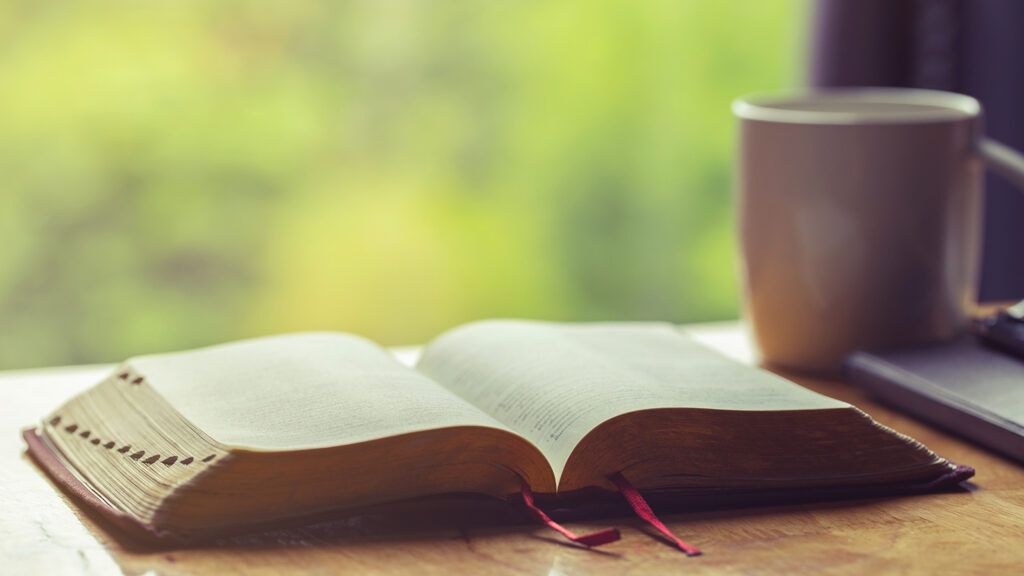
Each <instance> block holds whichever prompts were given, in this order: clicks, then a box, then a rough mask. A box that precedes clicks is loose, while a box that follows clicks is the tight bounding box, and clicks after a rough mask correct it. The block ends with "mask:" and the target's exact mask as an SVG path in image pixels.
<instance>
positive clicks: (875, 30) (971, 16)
mask: <svg viewBox="0 0 1024 576" xmlns="http://www.w3.org/2000/svg"><path fill="white" fill-rule="evenodd" d="M816 8H817V14H816V17H815V18H814V19H813V20H812V22H813V25H814V27H815V29H814V31H813V32H814V50H813V54H812V58H813V60H812V62H811V66H810V68H811V69H810V75H809V76H810V81H811V84H812V85H813V86H818V87H840V86H898V87H914V88H929V89H937V90H950V91H954V92H961V93H964V94H969V95H971V96H974V97H975V98H977V99H978V100H980V101H981V103H982V105H983V106H984V108H985V114H986V122H985V124H986V126H987V129H986V131H987V133H988V134H989V135H990V136H991V137H993V138H995V139H997V140H999V141H1001V142H1003V143H1005V144H1007V145H1008V146H1011V147H1013V148H1017V149H1018V150H1020V149H1024V106H1022V105H1021V102H1024V74H1019V73H1014V72H1013V68H1007V64H1006V63H1007V61H1012V59H1014V58H1016V57H1017V55H1019V54H1021V53H1024V34H1021V33H1020V30H1021V28H1022V27H1024V2H1019V1H1018V0H987V1H985V2H972V1H964V0H946V1H941V2H921V1H919V0H857V1H856V2H849V1H847V0H818V2H817V6H816ZM1022 221H1024V196H1022V195H1020V194H1019V193H1018V192H1017V191H1016V190H1014V189H1013V186H1012V185H1011V184H1010V183H1009V182H1007V181H1006V180H1004V179H1003V178H1002V177H1000V176H998V175H994V174H989V175H987V176H986V179H985V233H984V240H983V245H984V251H983V256H982V261H981V286H980V290H979V294H978V295H979V297H980V299H981V300H983V301H995V300H1001V301H1006V300H1017V299H1020V298H1024V267H1021V266H1020V265H1019V263H1020V254H1021V252H1022V251H1024V226H1021V225H1020V222H1022Z"/></svg>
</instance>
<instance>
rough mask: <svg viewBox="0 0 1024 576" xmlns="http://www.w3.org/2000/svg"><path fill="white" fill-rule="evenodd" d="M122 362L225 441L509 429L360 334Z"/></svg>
mask: <svg viewBox="0 0 1024 576" xmlns="http://www.w3.org/2000/svg"><path fill="white" fill-rule="evenodd" d="M126 365H127V366H128V367H130V368H131V369H132V370H134V371H135V372H137V373H139V374H141V375H143V376H144V378H145V380H146V382H147V383H148V384H149V385H150V386H152V387H153V388H154V389H156V391H157V392H159V393H160V394H161V395H162V396H163V397H164V398H165V399H166V400H167V401H168V402H170V404H171V405H172V406H174V407H175V408H176V409H177V410H178V411H180V412H181V414H182V415H183V416H184V417H185V418H186V419H188V420H189V421H191V422H192V423H193V424H195V425H196V426H197V427H199V428H200V429H201V430H203V431H204V432H206V433H207V434H208V435H209V436H211V437H212V438H213V439H215V440H217V441H218V442H221V443H223V444H226V445H229V446H235V447H241V448H246V449H250V450H298V449H306V448H321V447H329V446H336V445H340V444H350V443H355V442H361V441H365V440H372V439H375V438H383V437H387V436H393V435H397V434H404V433H408V432H417V431H423V430H430V429H436V428H443V427H449V426H487V427H493V428H500V429H505V427H504V426H503V425H502V424H500V423H499V422H497V421H496V420H495V419H494V418H492V417H491V416H488V415H487V414H485V413H484V412H482V411H481V410H479V409H478V408H476V407H474V406H472V405H470V404H469V403H467V402H465V401H464V400H462V399H460V398H459V397H458V396H456V395H454V394H453V393H452V392H450V391H448V390H446V389H444V388H442V387H441V386H439V385H438V384H437V383H435V382H433V381H432V380H430V379H429V378H427V377H426V376H423V375H422V374H420V373H418V372H416V371H415V370H412V369H410V368H408V367H406V366H403V365H402V364H401V363H399V362H398V360H396V359H395V358H394V357H393V356H391V355H390V354H389V353H388V352H386V351H385V350H384V349H382V348H380V347H379V346H377V345H376V344H374V343H373V342H370V341H369V340H365V339H363V338H360V337H357V336H350V335H345V334H332V333H309V334H292V335H285V336H274V337H269V338H258V339H255V340H246V341H242V342H235V343H231V344H223V345H219V346H212V347H209V348H202V349H199V350H193V351H188V352H179V353H174V354H161V355H154V356H142V357H138V358H133V359H131V360H129V361H128V362H127V363H126Z"/></svg>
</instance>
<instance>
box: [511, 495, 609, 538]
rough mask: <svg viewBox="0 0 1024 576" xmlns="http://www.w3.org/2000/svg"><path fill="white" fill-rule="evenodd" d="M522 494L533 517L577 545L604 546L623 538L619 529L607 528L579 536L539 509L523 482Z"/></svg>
mask: <svg viewBox="0 0 1024 576" xmlns="http://www.w3.org/2000/svg"><path fill="white" fill-rule="evenodd" d="M521 492H522V494H523V502H524V503H526V507H527V508H529V509H530V511H531V512H533V515H534V516H536V517H537V519H538V520H540V521H541V522H543V523H545V524H547V526H548V528H551V529H552V530H554V531H555V532H558V533H559V534H561V535H562V536H565V537H566V538H568V539H569V540H572V541H573V542H575V543H577V544H582V545H584V546H586V547H588V548H590V547H593V546H600V545H602V544H608V543H609V542H615V541H616V540H618V539H619V538H621V537H622V536H621V535H620V534H619V530H618V529H617V528H605V529H604V530H598V531H597V532H591V533H590V534H583V535H581V536H577V535H576V534H574V533H572V532H570V531H569V529H568V528H566V527H564V526H562V525H561V524H559V523H558V522H555V521H554V520H552V519H551V518H550V517H549V516H548V515H547V514H545V513H544V511H543V510H541V509H540V508H538V507H537V505H536V504H534V502H533V492H531V491H530V487H529V486H528V485H527V484H526V483H525V482H523V484H522V488H521Z"/></svg>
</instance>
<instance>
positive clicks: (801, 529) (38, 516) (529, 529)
mask: <svg viewBox="0 0 1024 576" xmlns="http://www.w3.org/2000/svg"><path fill="white" fill-rule="evenodd" d="M691 332H692V333H693V334H694V335H695V336H696V337H698V338H699V339H700V340H702V341H704V342H706V343H708V344H710V345H712V346H713V347H715V348H717V349H719V350H722V351H723V352H725V353H727V354H729V355H731V356H733V357H736V358H738V359H741V360H744V361H750V352H749V350H750V349H749V346H748V345H747V343H746V339H745V337H744V335H743V332H742V330H741V329H740V326H739V325H736V324H728V325H711V326H702V327H696V328H692V329H691ZM106 370H108V368H107V367H85V368H60V369H51V370H36V371H24V372H9V373H6V374H0V446H2V447H3V448H2V450H0V559H2V563H0V573H2V574H26V575H28V574H60V573H72V574H118V573H128V574H186V573H195V572H208V573H216V574H278V573H284V572H290V571H295V570H303V571H308V572H313V573H325V574H326V573H332V574H333V573H344V574H353V573H356V574H358V573H399V572H409V573H414V574H452V573H465V574H504V573H523V574H545V575H552V576H553V575H563V574H565V575H570V574H599V573H608V574H660V573H667V572H680V573H684V572H685V573H687V574H704V573H716V574H733V573H743V574H750V573H780V574H796V573H807V574H820V573H824V572H831V573H846V574H873V573H920V574H938V573H941V572H951V571H955V572H958V573H966V574H992V573H1016V574H1024V468H1022V467H1021V466H1019V465H1016V464H1014V463H1011V462H1010V461H1008V460H1005V459H1003V458H1001V457H999V456H996V455H994V454H991V453H989V452H987V451H985V450H983V449H980V448H978V447H976V446H973V445H971V444H968V443H967V442H964V441H962V440H959V439H956V438H953V437H951V436H949V435H947V434H945V433H942V432H939V431H937V430H934V429H932V428H930V427H928V426H925V425H923V424H920V423H918V422H916V421H914V420H912V419H910V418H907V417H904V416H902V415H900V414H897V413H895V412H893V411H891V410H888V409H885V408H883V407H880V406H878V405H877V404H875V403H873V402H872V401H870V400H868V399H866V398H865V397H864V395H863V394H861V393H860V392H858V391H857V390H855V389H852V388H850V387H848V386H846V385H844V384H843V383H841V382H838V381H832V380H823V379H813V378H807V377H798V376H792V375H790V376H791V377H792V378H793V379H795V380H797V381H798V382H800V383H801V384H803V385H804V386H807V387H809V388H812V389H814V390H817V391H819V392H822V393H824V394H827V395H829V396H833V397H835V398H840V399H842V400H845V401H847V402H851V403H853V404H856V405H857V406H860V407H861V408H863V409H864V410H866V411H867V412H868V413H870V414H872V415H873V416H874V417H875V418H876V419H877V420H879V421H881V422H882V423H884V424H887V425H889V426H891V427H893V428H895V429H897V430H899V431H901V432H904V433H906V434H909V435H911V436H913V437H915V438H917V439H918V440H921V441H922V442H924V443H925V444H926V445H928V446H929V447H930V448H932V449H933V450H935V451H936V452H938V453H939V454H941V455H942V456H945V457H946V458H948V459H950V460H953V461H955V462H959V463H964V464H970V465H972V466H974V467H975V468H977V470H978V474H977V476H976V478H975V480H974V483H973V485H972V487H971V489H970V490H969V491H966V492H961V493H951V494H937V495H929V496H914V497H904V498H896V499H886V500H866V501H854V502H842V503H820V504H813V505H795V506H775V507H762V508H755V509H740V510H724V511H717V512H700V513H692V514H679V515H672V516H668V517H666V518H665V520H666V522H667V523H668V524H669V525H670V526H671V527H672V528H673V529H674V530H676V531H678V533H679V534H681V535H683V536H684V537H685V538H686V539H688V540H689V541H691V542H692V543H694V544H696V545H698V546H700V547H701V548H703V549H704V552H705V555H704V556H702V557H699V558H686V557H684V556H683V555H682V554H680V553H679V552H677V551H676V550H674V549H672V548H670V547H669V546H667V545H665V544H664V543H663V542H661V541H659V540H657V539H654V538H652V537H651V536H649V535H647V534H646V533H644V532H642V531H641V530H640V525H639V523H638V522H635V521H629V520H615V521H614V524H615V525H618V526H620V527H621V528H622V529H623V530H622V531H623V539H622V540H621V541H620V542H616V543H614V544H611V545H609V546H607V547H605V548H603V549H601V550H600V551H593V550H586V549H582V548H577V547H574V546H571V545H564V544H561V543H559V542H557V541H555V540H554V539H553V538H551V535H550V534H549V533H548V532H547V531H546V529H544V528H542V527H539V526H511V527H509V526H489V527H485V526H480V525H472V524H470V525H465V526H455V527H450V528H438V527H436V526H435V527H432V526H430V525H422V526H412V527H408V526H407V527H405V528H404V529H402V530H396V529H395V528H396V527H395V526H394V525H390V524H388V523H383V524H366V523H360V522H352V521H349V522H347V523H346V522H340V523H334V524H329V525H323V526H318V527H309V528H303V529H296V530H289V531H278V532H273V533H269V534H264V535H257V536H252V537H246V538H237V539H233V540H229V541H225V542H222V543H221V544H219V545H218V546H216V547H207V548H194V549H185V550H171V551H167V550H159V551H158V550H146V549H129V548H126V547H125V546H124V544H123V543H122V542H121V541H119V540H115V539H114V538H113V537H112V536H111V535H110V534H109V533H107V532H106V531H104V529H103V528H102V527H100V526H99V525H97V524H96V523H95V522H94V521H93V520H91V519H90V518H88V517H85V516H83V514H82V513H81V511H80V510H79V509H78V508H76V506H75V505H74V504H72V503H70V502H69V501H68V499H67V498H66V497H65V496H64V495H63V494H62V493H60V492H58V491H57V490H56V489H55V487H54V486H53V485H52V484H51V483H50V482H49V480H48V479H47V478H46V477H44V476H43V475H42V474H41V473H40V472H39V471H38V469H37V468H36V467H35V466H34V464H33V463H32V461H31V460H30V459H29V458H28V457H27V456H26V455H25V454H24V452H23V444H22V441H21V438H20V437H19V434H18V433H19V430H20V429H21V428H22V427H24V426H26V425H30V424H32V423H33V422H35V421H36V420H37V419H38V418H40V417H42V416H43V415H44V414H46V413H47V412H48V411H49V410H51V409H53V408H55V407H56V405H57V404H59V403H60V402H62V401H63V400H65V399H66V398H67V397H69V396H70V395H71V394H73V393H74V392H76V391H79V390H82V389H84V388H86V387H88V386H90V385H91V384H93V383H94V382H95V381H96V380H97V379H98V378H99V377H100V376H102V375H103V374H104V373H105V372H106ZM608 524H611V522H606V523H582V524H571V525H570V526H571V528H573V529H577V528H578V529H579V530H580V531H584V530H586V529H588V528H598V527H603V526H605V525H608Z"/></svg>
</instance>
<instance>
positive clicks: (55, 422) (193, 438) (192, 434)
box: [26, 321, 963, 538]
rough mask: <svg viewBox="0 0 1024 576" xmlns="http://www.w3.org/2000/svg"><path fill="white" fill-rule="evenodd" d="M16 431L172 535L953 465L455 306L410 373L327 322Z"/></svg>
mask: <svg viewBox="0 0 1024 576" xmlns="http://www.w3.org/2000/svg"><path fill="white" fill-rule="evenodd" d="M26 438H27V439H28V440H29V445H30V451H32V452H33V453H34V455H36V456H37V458H38V457H39V456H40V455H41V454H43V453H45V454H46V455H47V457H48V458H49V459H50V465H48V466H47V468H48V469H49V471H50V472H51V473H54V474H55V475H60V474H65V475H70V476H71V477H73V479H74V482H75V483H77V484H79V485H80V486H84V487H85V490H87V491H88V495H89V497H90V499H91V501H92V502H93V503H100V504H101V505H102V506H104V507H107V508H108V509H109V510H108V513H109V511H110V510H112V511H114V512H115V513H116V515H118V516H119V517H121V518H122V519H125V518H126V519H129V520H130V521H131V523H132V524H133V525H134V526H136V527H139V528H144V529H146V530H148V531H150V532H151V533H152V534H155V535H174V536H178V537H186V538H194V537H200V536H207V535H215V534H222V533H227V532H232V531H236V530H238V529H239V528H242V527H245V526H249V525H255V524H261V525H262V524H267V523H272V522H275V521H278V520H284V519H288V518H294V517H299V516H307V515H315V514H317V513H322V512H323V511H325V510H334V509H344V508H352V507H362V506H366V505H370V504H374V503H383V502H390V501H396V500H401V499H407V498H413V497H419V496H426V495H438V494H449V493H477V494H485V495H492V496H496V497H506V496H508V495H513V494H517V493H519V491H520V489H521V486H522V484H523V483H524V482H525V483H526V484H527V485H528V486H529V487H530V488H532V491H533V492H536V493H538V494H539V495H541V496H542V497H543V496H544V495H549V496H551V497H553V498H556V499H557V498H561V497H563V496H564V495H567V494H569V495H571V494H579V493H585V492H587V490H590V491H594V489H605V490H608V491H613V490H615V486H614V485H613V484H612V483H611V482H610V481H609V476H610V475H613V474H616V473H622V475H624V476H626V477H628V478H629V480H630V481H631V482H632V484H633V485H634V486H636V487H637V488H638V489H639V490H641V491H644V492H651V493H656V492H658V491H662V490H670V491H675V492H678V493H687V494H697V495H699V494H705V493H716V492H722V491H751V490H764V489H769V490H770V489H777V488H792V489H814V488H821V487H825V488H829V487H858V486H872V485H928V484H929V483H934V482H935V481H937V480H938V479H941V478H946V477H949V475H950V474H951V473H952V472H953V471H954V470H955V468H954V467H953V466H952V465H951V464H950V463H949V462H947V461H945V460H943V459H942V458H939V457H938V456H936V455H935V454H933V453H932V452H930V451H929V450H927V449H926V448H925V447H924V446H922V445H921V444H919V443H917V442H915V441H914V440H912V439H910V438H907V437H906V436H902V435H900V434H897V433H895V432H893V431H892V430H889V429H887V428H885V427H883V426H881V425H879V424H877V423H875V422H874V421H873V420H872V419H871V418H870V417H868V416H867V415H866V414H864V413H863V412H861V411H860V410H858V409H857V408H854V407H852V406H850V405H848V404H846V403H844V402H839V401H837V400H833V399H831V398H827V397H825V396H822V395H819V394H816V393H814V392H811V391H809V390H807V389H805V388H802V387H800V386H798V385H796V384H793V383H791V382H789V381H787V380H785V379H783V378H781V377H778V376H775V375H773V374H770V373H768V372H765V371H762V370H759V369H756V368H752V367H748V366H744V365H741V364H738V363H735V362H733V361H731V360H729V359H726V358H724V357H722V356H720V355H718V354H717V353H715V352H713V351H711V350H709V349H707V348H705V347H703V346H702V345H700V344H698V343H696V342H694V341H692V340H690V339H689V338H688V337H687V336H685V335H684V334H683V333H681V332H680V331H679V330H677V329H676V328H674V327H672V326H670V325H667V324H640V323H621V324H619V323H608V324H553V323H542V322H528V321H487V322H479V323H474V324H469V325H465V326H462V327H459V328H456V329H454V330H452V331H450V332H447V333H445V334H443V335H441V336H440V337H438V338H437V339H436V340H435V341H433V342H432V343H430V344H429V345H428V346H427V347H426V349H425V350H424V351H423V353H422V356H421V357H420V359H419V362H418V364H417V365H416V367H415V369H413V368H409V367H407V366H405V365H403V364H402V363H400V362H399V361H397V360H396V359H395V358H394V357H393V356H392V355H391V354H390V353H389V352H388V351H386V350H384V349H382V348H381V347H379V346H377V345H376V344H374V343H372V342H370V341H368V340H365V339H363V338H360V337H357V336H352V335H348V334H336V333H309V334H294V335H285V336H275V337H268V338H261V339H255V340H248V341H243V342H237V343H231V344H224V345H219V346H213V347H210V348H203V349H199V350H194V351H188V352H180V353H174V354H163V355H154V356H143V357H138V358H133V359H131V360H128V361H126V362H125V363H123V364H122V365H121V366H119V367H118V368H117V369H116V370H114V371H113V373H112V374H111V375H110V376H109V377H108V378H106V379H105V380H103V381H102V382H100V383H99V384H97V385H96V386H94V387H93V388H91V389H89V390H87V391H85V392H83V393H81V394H80V395H78V396H76V397H74V398H72V399H71V400H69V401H68V402H67V403H65V404H64V405H63V406H61V407H60V408H58V409H57V410H56V411H54V412H53V413H52V414H50V415H48V416H46V417H45V418H44V419H43V421H42V423H41V424H40V425H39V427H38V428H37V429H36V431H35V432H33V433H30V434H26ZM53 461H56V462H59V464H60V466H59V468H60V469H61V472H60V474H57V472H55V470H56V469H57V468H58V467H57V466H55V465H53ZM961 476H962V475H961ZM958 479H963V478H962V477H958ZM100 504H98V505H100Z"/></svg>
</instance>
